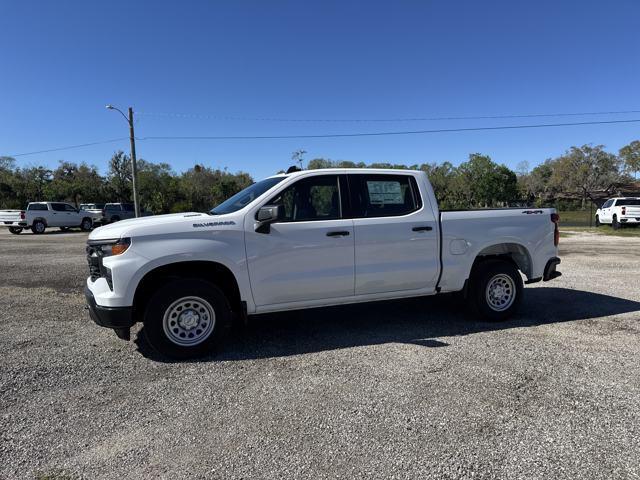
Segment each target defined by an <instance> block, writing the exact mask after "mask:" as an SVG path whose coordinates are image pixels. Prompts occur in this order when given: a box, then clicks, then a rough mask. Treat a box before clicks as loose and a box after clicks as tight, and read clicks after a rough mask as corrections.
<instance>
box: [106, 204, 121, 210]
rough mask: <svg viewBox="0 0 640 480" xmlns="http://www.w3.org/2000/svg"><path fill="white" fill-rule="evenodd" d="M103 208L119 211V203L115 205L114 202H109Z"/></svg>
mask: <svg viewBox="0 0 640 480" xmlns="http://www.w3.org/2000/svg"><path fill="white" fill-rule="evenodd" d="M105 210H112V211H115V210H117V211H120V205H115V204H113V203H112V204H109V205H107V206H106V207H105Z"/></svg>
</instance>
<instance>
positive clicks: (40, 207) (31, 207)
mask: <svg viewBox="0 0 640 480" xmlns="http://www.w3.org/2000/svg"><path fill="white" fill-rule="evenodd" d="M27 210H48V208H47V204H46V203H30V204H29V205H28V206H27Z"/></svg>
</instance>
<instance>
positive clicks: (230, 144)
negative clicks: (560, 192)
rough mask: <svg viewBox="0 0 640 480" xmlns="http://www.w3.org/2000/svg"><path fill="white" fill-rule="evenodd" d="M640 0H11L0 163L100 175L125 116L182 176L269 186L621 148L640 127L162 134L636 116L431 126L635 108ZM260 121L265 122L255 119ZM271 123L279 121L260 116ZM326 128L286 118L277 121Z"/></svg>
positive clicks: (0, 101)
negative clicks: (299, 164) (313, 167)
mask: <svg viewBox="0 0 640 480" xmlns="http://www.w3.org/2000/svg"><path fill="white" fill-rule="evenodd" d="M639 31H640V2H638V1H637V0H611V1H608V2H604V1H590V0H580V1H568V0H567V1H558V0H553V1H547V0H537V1H526V2H525V1H517V0H508V1H507V0H504V1H502V0H500V1H477V0H469V1H459V0H451V1H429V0H423V1H412V0H403V1H388V2H378V1H362V2H358V1H345V0H342V1H327V0H323V1H299V0H298V1H278V0H272V1H264V0H259V1H258V0H257V1H243V0H237V1H227V2H224V1H212V0H201V1H198V0H193V1H181V2H178V1H160V0H154V1H131V0H128V1H115V0H110V1H108V2H87V1H86V0H83V1H57V2H52V1H48V0H47V1H31V0H4V1H2V2H0V60H1V63H0V65H1V66H0V155H18V154H21V153H27V152H33V151H39V150H47V149H51V148H57V147H64V146H70V145H77V144H84V143H90V142H98V141H104V140H110V139H116V138H121V140H118V141H116V142H112V143H107V144H100V145H93V146H89V147H84V148H77V149H70V150H64V151H57V152H48V153H40V154H35V155H24V156H16V157H15V158H16V160H17V162H18V165H19V166H28V165H36V164H37V165H40V164H43V165H46V166H49V167H55V166H56V165H57V164H58V162H59V161H60V160H67V161H73V162H87V163H89V164H94V165H96V166H98V168H99V169H100V170H101V171H102V172H103V173H104V172H105V171H106V166H107V164H108V160H109V158H110V157H111V155H112V154H113V152H114V151H115V150H118V149H122V150H124V151H125V152H128V149H129V142H128V139H127V136H128V127H127V124H126V122H125V119H123V118H122V117H121V116H120V115H119V114H118V113H117V112H115V111H108V110H106V109H105V107H104V106H105V104H108V103H110V104H114V105H116V106H118V107H120V108H121V109H123V110H125V109H126V108H127V107H128V106H132V107H133V108H134V111H135V112H136V124H135V128H136V137H138V138H139V140H138V141H137V144H136V147H137V154H138V157H139V158H144V159H146V160H149V161H152V162H167V163H169V164H170V165H171V166H172V167H173V168H174V169H175V170H176V171H184V170H186V169H188V168H190V167H192V166H193V165H194V164H196V163H198V164H204V165H208V166H211V167H216V168H228V169H229V170H230V171H232V172H235V171H240V170H242V171H247V172H249V173H251V174H252V175H253V176H254V177H256V178H260V177H264V176H267V175H271V174H273V173H275V172H277V171H278V170H281V169H283V168H286V167H287V166H289V165H291V164H292V161H291V155H292V152H293V151H295V150H299V149H303V150H306V151H307V153H306V155H305V158H306V159H307V160H310V159H312V158H318V157H322V158H330V159H333V160H352V161H355V162H360V161H362V162H366V163H372V162H390V163H403V164H420V163H432V162H436V163H440V162H444V161H450V162H452V163H453V164H455V165H457V164H459V163H461V162H463V161H465V160H466V159H467V157H468V155H469V154H470V153H474V152H479V153H483V154H487V155H489V156H491V157H492V158H493V159H494V160H495V161H497V162H499V163H504V164H506V165H507V166H509V167H511V168H516V167H517V166H518V165H519V164H521V162H523V161H525V162H528V163H529V165H530V166H531V167H533V166H535V165H536V164H538V163H540V162H542V161H544V160H545V159H546V158H551V157H556V156H559V155H561V154H562V153H563V152H564V151H565V150H567V149H568V148H569V147H571V146H572V145H583V144H587V143H593V144H604V145H606V147H607V149H608V150H610V151H617V150H618V149H619V148H620V147H621V146H623V145H625V144H627V143H629V142H631V141H632V140H636V139H640V123H627V124H610V125H590V126H571V127H564V128H540V129H513V130H492V131H472V132H469V131H467V132H448V133H431V134H422V135H406V136H405V135H397V136H378V137H347V138H314V139H262V140H158V139H156V140H152V139H147V140H144V138H145V137H154V136H155V137H158V136H251V135H259V136H262V135H307V134H311V135H318V134H320V135H321V134H334V133H356V132H384V131H387V132H389V131H406V130H433V129H452V128H453V129H455V128H470V127H471V128H473V127H478V126H502V125H523V124H532V123H565V122H576V121H592V120H614V119H640V113H635V114H632V113H627V114H617V115H600V116H593V115H592V116H578V117H542V118H519V119H513V118H511V119H475V120H470V119H467V120H438V121H434V120H431V121H383V122H380V121H376V122H373V121H355V122H354V121H338V120H372V119H378V120H387V119H409V118H416V117H418V118H433V117H468V116H499V115H521V114H550V113H581V112H602V111H629V110H639V111H640V97H639V94H640V61H639V60H640V58H639V55H640V35H639V34H638V32H639ZM261 119H262V120H261ZM264 119H271V120H264ZM292 119H293V120H332V121H276V120H292Z"/></svg>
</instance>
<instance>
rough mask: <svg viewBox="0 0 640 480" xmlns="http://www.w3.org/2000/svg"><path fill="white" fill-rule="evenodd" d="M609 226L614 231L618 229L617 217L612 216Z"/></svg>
mask: <svg viewBox="0 0 640 480" xmlns="http://www.w3.org/2000/svg"><path fill="white" fill-rule="evenodd" d="M611 226H612V227H613V229H614V230H618V229H619V228H620V222H618V217H617V216H616V215H614V216H613V220H611Z"/></svg>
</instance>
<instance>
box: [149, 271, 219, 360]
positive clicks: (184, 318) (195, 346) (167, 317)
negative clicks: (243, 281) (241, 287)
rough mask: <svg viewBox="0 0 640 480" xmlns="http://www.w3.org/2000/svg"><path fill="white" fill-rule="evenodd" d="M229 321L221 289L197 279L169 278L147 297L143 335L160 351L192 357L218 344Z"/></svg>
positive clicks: (175, 356)
mask: <svg viewBox="0 0 640 480" xmlns="http://www.w3.org/2000/svg"><path fill="white" fill-rule="evenodd" d="M230 323H231V309H230V308H229V304H228V302H227V299H226V297H225V295H224V293H222V291H221V290H220V289H219V288H218V287H217V286H216V285H214V284H212V283H210V282H207V281H205V280H200V279H197V278H193V279H181V280H172V281H169V282H168V283H166V284H165V285H163V286H162V287H161V288H159V289H158V290H157V291H156V293H155V294H154V295H153V296H152V297H151V298H150V299H149V302H148V303H147V307H146V310H145V313H144V334H145V337H146V339H147V341H148V342H149V344H150V345H151V346H152V347H153V348H154V349H155V350H156V351H157V352H158V353H160V354H162V355H166V356H169V357H173V358H195V357H200V356H202V355H205V354H207V353H210V352H212V351H213V350H214V349H215V348H216V347H217V346H219V345H220V343H221V341H222V339H223V337H224V335H225V333H226V332H227V330H228V327H229V325H230Z"/></svg>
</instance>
